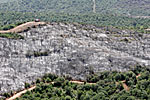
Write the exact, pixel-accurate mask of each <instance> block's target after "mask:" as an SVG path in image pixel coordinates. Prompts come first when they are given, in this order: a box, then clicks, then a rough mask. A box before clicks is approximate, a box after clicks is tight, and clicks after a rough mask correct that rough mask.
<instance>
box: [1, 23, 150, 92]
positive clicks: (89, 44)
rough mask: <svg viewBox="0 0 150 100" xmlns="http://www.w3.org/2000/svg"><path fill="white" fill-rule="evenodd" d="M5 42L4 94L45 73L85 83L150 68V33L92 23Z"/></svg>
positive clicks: (58, 26) (34, 31)
mask: <svg viewBox="0 0 150 100" xmlns="http://www.w3.org/2000/svg"><path fill="white" fill-rule="evenodd" d="M18 34H20V35H22V36H24V39H17V40H14V39H7V38H0V61H1V64H0V93H3V92H8V91H10V90H18V89H23V88H24V83H25V82H28V83H31V82H32V81H35V79H37V78H39V77H41V76H43V75H44V74H45V73H54V74H57V75H69V76H71V77H73V79H77V80H80V79H81V80H85V79H86V76H87V75H89V74H90V73H92V72H95V73H96V72H101V71H106V70H107V71H113V70H115V71H127V70H129V69H130V68H132V67H133V66H135V65H137V64H140V65H143V66H148V65H150V48H149V46H150V34H143V35H140V34H139V35H138V34H135V33H133V32H132V31H127V30H116V31H115V32H111V31H104V30H102V29H101V28H98V27H95V26H92V25H80V24H77V23H76V24H69V23H50V24H47V25H45V26H40V27H37V28H31V30H29V31H27V32H22V33H18Z"/></svg>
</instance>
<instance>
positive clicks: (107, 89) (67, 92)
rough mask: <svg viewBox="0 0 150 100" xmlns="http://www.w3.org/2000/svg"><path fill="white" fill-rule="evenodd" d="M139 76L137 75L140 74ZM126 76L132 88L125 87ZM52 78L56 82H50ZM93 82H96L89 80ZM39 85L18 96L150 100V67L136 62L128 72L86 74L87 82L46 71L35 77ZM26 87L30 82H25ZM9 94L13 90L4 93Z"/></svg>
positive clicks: (28, 99) (36, 99)
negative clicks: (44, 73)
mask: <svg viewBox="0 0 150 100" xmlns="http://www.w3.org/2000/svg"><path fill="white" fill-rule="evenodd" d="M138 75H139V77H136V76H138ZM123 80H124V81H125V83H124V84H126V85H127V86H128V87H129V88H130V90H129V91H128V90H126V89H124V87H123ZM51 82H54V84H53V83H51ZM88 82H93V83H96V84H89V83H88ZM36 84H37V87H36V89H34V90H32V91H28V92H27V93H25V94H24V95H23V96H22V97H21V98H17V99H16V100H149V99H150V69H146V68H143V67H140V66H137V67H136V68H134V69H133V70H131V71H129V72H122V73H121V72H115V71H113V72H102V73H100V74H93V75H90V76H89V77H88V78H87V83H86V82H85V83H84V84H77V83H71V82H70V81H69V80H67V79H65V78H63V77H58V76H56V75H52V74H46V75H45V76H44V77H43V78H42V79H38V80H37V81H36ZM26 87H29V84H27V83H26ZM5 95H8V96H9V95H10V94H5Z"/></svg>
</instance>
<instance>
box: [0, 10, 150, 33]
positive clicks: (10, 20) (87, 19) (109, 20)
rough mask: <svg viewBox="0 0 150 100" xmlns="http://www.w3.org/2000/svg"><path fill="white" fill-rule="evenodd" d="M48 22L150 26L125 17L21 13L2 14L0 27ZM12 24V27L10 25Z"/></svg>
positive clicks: (122, 27) (121, 27) (143, 20)
mask: <svg viewBox="0 0 150 100" xmlns="http://www.w3.org/2000/svg"><path fill="white" fill-rule="evenodd" d="M35 18H39V19H41V21H48V22H71V23H73V22H78V23H81V24H93V25H96V26H113V27H117V28H120V29H134V30H138V31H139V30H140V31H142V32H143V31H144V29H146V28H148V27H149V26H150V19H141V18H129V17H125V16H115V15H109V14H108V15H104V14H93V13H89V14H65V13H58V14H56V13H46V12H39V13H19V12H5V13H4V12H1V13H0V25H1V26H0V27H1V29H4V28H7V27H8V26H10V25H11V26H16V25H17V24H18V23H20V22H21V23H24V22H27V21H31V20H34V19H35ZM9 24H10V25H9Z"/></svg>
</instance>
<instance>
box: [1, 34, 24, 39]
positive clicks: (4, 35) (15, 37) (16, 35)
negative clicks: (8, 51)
mask: <svg viewBox="0 0 150 100" xmlns="http://www.w3.org/2000/svg"><path fill="white" fill-rule="evenodd" d="M0 37H2V38H9V39H24V37H23V36H21V35H18V34H15V33H0Z"/></svg>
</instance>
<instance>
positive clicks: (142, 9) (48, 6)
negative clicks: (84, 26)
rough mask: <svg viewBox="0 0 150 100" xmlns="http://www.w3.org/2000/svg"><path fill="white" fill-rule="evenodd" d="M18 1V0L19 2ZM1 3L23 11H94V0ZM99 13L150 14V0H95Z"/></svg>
mask: <svg viewBox="0 0 150 100" xmlns="http://www.w3.org/2000/svg"><path fill="white" fill-rule="evenodd" d="M17 1H18V2H17ZM17 1H16V2H12V3H4V4H1V5H0V11H4V10H5V11H6V10H8V11H21V12H36V11H37V12H38V11H48V12H65V13H89V12H93V5H94V3H93V0H63V1H62V0H42V1H41V0H17ZM95 1H96V12H97V13H111V14H124V15H142V16H149V15H150V1H149V0H95Z"/></svg>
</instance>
